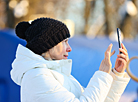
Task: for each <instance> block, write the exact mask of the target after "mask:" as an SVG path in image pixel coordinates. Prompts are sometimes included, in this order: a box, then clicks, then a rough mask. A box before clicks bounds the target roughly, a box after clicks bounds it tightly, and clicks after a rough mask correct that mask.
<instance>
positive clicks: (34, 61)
mask: <svg viewBox="0 0 138 102" xmlns="http://www.w3.org/2000/svg"><path fill="white" fill-rule="evenodd" d="M71 67H72V60H71V59H67V60H54V61H47V60H45V59H44V58H43V57H41V56H40V55H37V54H35V53H33V52H32V51H31V50H29V49H27V48H26V47H24V46H22V45H20V44H19V45H18V48H17V52H16V59H15V60H14V62H13V63H12V70H11V78H12V80H13V81H14V82H15V83H16V84H18V85H20V86H21V102H118V101H119V98H120V97H121V95H122V93H123V91H124V89H125V87H126V85H127V84H128V82H129V80H130V78H129V77H128V75H127V73H124V75H123V77H118V76H116V75H115V74H114V73H113V72H111V73H110V74H108V73H105V72H102V71H96V72H95V74H94V75H93V77H92V78H91V79H90V82H89V83H88V86H87V87H86V88H85V89H84V88H83V87H82V86H81V85H80V83H79V82H78V81H77V80H76V79H75V78H74V77H73V76H72V75H71Z"/></svg>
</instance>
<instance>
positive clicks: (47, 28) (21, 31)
mask: <svg viewBox="0 0 138 102" xmlns="http://www.w3.org/2000/svg"><path fill="white" fill-rule="evenodd" d="M15 31H16V35H17V36H18V37H20V38H22V39H25V40H26V41H27V45H26V47H27V48H29V49H30V50H31V51H33V52H34V53H36V54H39V55H41V54H42V53H44V52H46V51H48V50H49V49H50V48H52V47H54V46H55V45H57V44H58V43H60V42H61V41H63V40H64V39H66V38H69V37H70V33H69V30H68V28H67V27H66V25H65V24H64V23H62V22H61V21H58V20H55V19H52V18H39V19H36V20H34V21H32V22H31V24H30V23H29V22H20V23H18V25H17V26H16V28H15Z"/></svg>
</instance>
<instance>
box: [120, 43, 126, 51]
mask: <svg viewBox="0 0 138 102" xmlns="http://www.w3.org/2000/svg"><path fill="white" fill-rule="evenodd" d="M121 46H122V49H124V50H125V51H126V52H127V49H126V47H125V46H124V44H123V43H121Z"/></svg>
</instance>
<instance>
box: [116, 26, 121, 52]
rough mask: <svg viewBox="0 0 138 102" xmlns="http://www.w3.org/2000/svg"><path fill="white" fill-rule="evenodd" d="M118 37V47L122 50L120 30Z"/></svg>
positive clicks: (118, 30)
mask: <svg viewBox="0 0 138 102" xmlns="http://www.w3.org/2000/svg"><path fill="white" fill-rule="evenodd" d="M117 37H118V45H119V48H122V47H121V43H122V41H121V31H120V29H119V28H117ZM120 53H121V52H120Z"/></svg>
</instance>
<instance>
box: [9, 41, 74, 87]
mask: <svg viewBox="0 0 138 102" xmlns="http://www.w3.org/2000/svg"><path fill="white" fill-rule="evenodd" d="M71 67H72V60H71V59H66V60H54V61H48V60H45V59H44V58H43V57H42V56H40V55H37V54H35V53H34V52H32V51H31V50H29V49H28V48H26V47H24V46H22V45H21V44H19V45H18V47H17V51H16V58H15V60H14V62H13V63H12V70H11V77H12V79H13V80H14V81H15V82H16V83H17V84H19V85H20V84H21V79H22V77H23V75H24V73H26V72H27V71H28V70H30V69H33V68H48V69H51V70H55V71H58V72H59V73H63V74H65V75H67V76H69V75H70V74H71Z"/></svg>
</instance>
